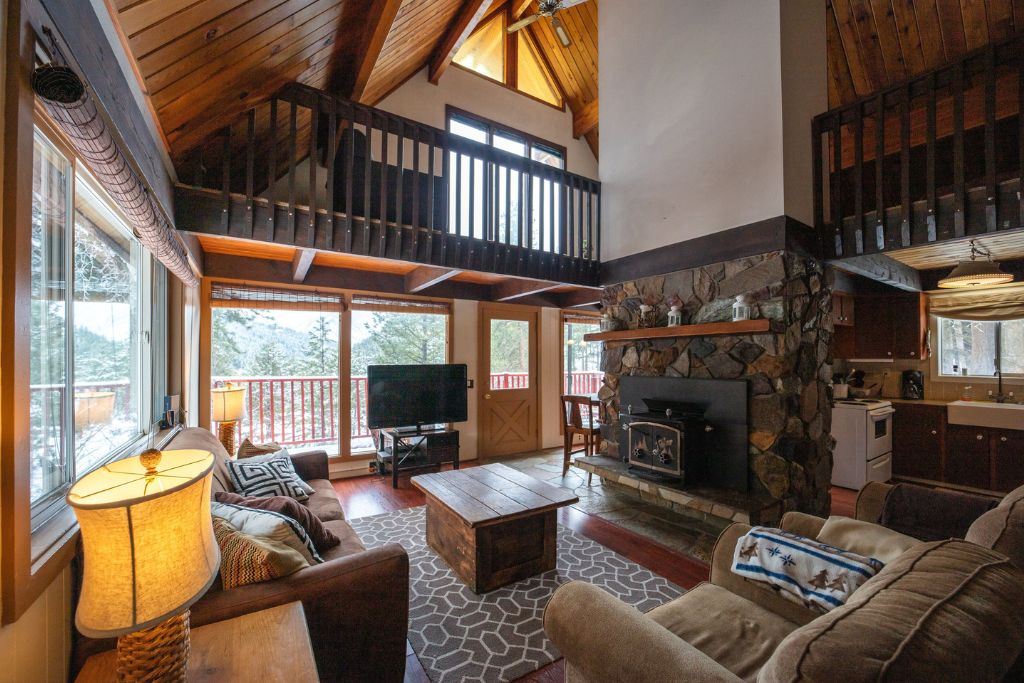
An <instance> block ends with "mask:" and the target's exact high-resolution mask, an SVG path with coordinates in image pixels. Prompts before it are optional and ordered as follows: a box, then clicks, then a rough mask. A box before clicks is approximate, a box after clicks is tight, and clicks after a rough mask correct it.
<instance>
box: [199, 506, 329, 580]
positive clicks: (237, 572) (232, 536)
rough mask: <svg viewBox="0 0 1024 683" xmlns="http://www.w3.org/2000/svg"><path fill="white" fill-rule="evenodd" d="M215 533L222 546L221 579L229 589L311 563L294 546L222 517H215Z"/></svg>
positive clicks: (286, 572) (293, 570)
mask: <svg viewBox="0 0 1024 683" xmlns="http://www.w3.org/2000/svg"><path fill="white" fill-rule="evenodd" d="M213 535H214V536H215V537H216V538H217V545H219V546H220V579H221V582H222V583H223V584H224V588H225V589H230V588H234V587H236V586H244V585H246V584H249V583H259V582H260V581H270V580H272V579H279V578H281V577H282V576H288V575H289V574H294V573H295V572H297V571H299V570H300V569H302V568H303V567H308V566H309V563H308V562H306V560H305V558H303V557H302V555H300V554H299V553H298V552H296V551H295V550H294V549H292V548H289V547H288V546H286V545H284V544H283V543H279V542H278V541H274V540H271V539H269V538H260V537H258V536H251V535H249V534H246V533H243V532H241V531H239V530H238V529H236V528H235V527H234V526H232V525H231V523H230V522H228V521H227V520H225V519H222V518H220V517H214V518H213Z"/></svg>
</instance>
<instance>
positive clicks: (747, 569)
mask: <svg viewBox="0 0 1024 683" xmlns="http://www.w3.org/2000/svg"><path fill="white" fill-rule="evenodd" d="M882 566H883V565H882V563H881V562H879V561H878V560H876V559H874V558H871V557H864V556H863V555H858V554H856V553H851V552H848V551H846V550H843V549H842V548H836V547H834V546H831V545H828V544H827V543H819V542H818V541H815V540H814V539H811V538H806V537H804V536H800V535H798V534H793V533H789V532H786V531H782V530H780V529H769V528H765V527H760V526H757V527H754V528H753V529H751V530H750V531H748V532H747V533H746V535H744V536H742V537H740V539H739V540H738V541H736V551H735V553H734V555H733V560H732V571H733V573H735V574H738V575H740V576H742V577H745V578H748V579H752V580H754V581H760V582H763V583H767V584H769V585H770V586H771V587H773V588H774V589H775V590H776V591H778V592H779V593H780V594H781V595H782V597H784V598H786V599H788V600H792V601H794V602H797V603H800V604H802V605H805V606H807V607H810V608H812V609H817V610H819V611H823V612H827V611H828V610H830V609H832V608H834V607H839V606H840V605H842V604H843V603H845V602H846V599H847V598H849V597H850V595H852V594H853V592H854V591H855V590H857V589H858V588H859V587H860V586H861V585H862V584H863V583H864V582H865V581H867V580H868V579H870V578H871V577H872V576H874V575H875V574H877V573H878V571H879V570H880V569H881V568H882Z"/></svg>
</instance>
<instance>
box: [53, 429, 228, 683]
mask: <svg viewBox="0 0 1024 683" xmlns="http://www.w3.org/2000/svg"><path fill="white" fill-rule="evenodd" d="M212 471H213V455H212V454H211V453H209V452H207V451H199V450H176V451H163V452H160V451H158V450H153V449H151V450H148V451H146V452H144V453H142V454H141V455H138V456H135V457H131V458H125V459H124V460H117V461H115V462H112V463H110V464H108V465H104V466H103V467H100V468H98V469H96V470H94V471H93V472H90V473H89V474H87V475H86V476H84V477H82V478H81V479H79V480H78V482H76V483H75V485H74V486H72V487H71V490H70V491H68V495H67V501H68V503H69V504H70V505H71V507H72V508H73V509H74V511H75V516H76V517H77V518H78V524H79V526H80V527H81V532H82V546H83V553H84V558H85V561H84V573H83V576H82V593H81V597H80V598H79V602H78V610H77V612H76V613H75V625H76V626H77V627H78V630H79V631H81V632H82V633H83V634H84V635H87V636H89V637H92V638H110V637H114V636H117V673H118V680H120V681H184V680H185V670H186V667H187V664H188V653H189V607H190V606H191V605H192V603H194V602H195V601H196V600H198V599H199V598H200V597H201V596H202V595H203V594H204V593H205V592H206V590H207V589H208V588H209V587H210V585H211V584H212V583H213V581H214V579H215V578H216V577H217V570H218V568H219V566H220V548H219V547H218V545H217V540H216V538H215V537H214V535H213V523H212V521H211V519H210V484H211V479H212V474H211V473H212Z"/></svg>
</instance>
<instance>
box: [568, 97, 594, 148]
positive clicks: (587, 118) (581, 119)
mask: <svg viewBox="0 0 1024 683" xmlns="http://www.w3.org/2000/svg"><path fill="white" fill-rule="evenodd" d="M597 103H598V100H594V101H593V102H587V103H586V104H584V105H583V106H582V107H580V108H579V109H578V110H576V111H574V112H573V113H572V136H573V137H574V138H576V139H579V138H581V137H583V136H584V135H586V134H587V133H589V132H590V131H592V130H594V129H595V128H597V121H598V111H599V110H598V104H597Z"/></svg>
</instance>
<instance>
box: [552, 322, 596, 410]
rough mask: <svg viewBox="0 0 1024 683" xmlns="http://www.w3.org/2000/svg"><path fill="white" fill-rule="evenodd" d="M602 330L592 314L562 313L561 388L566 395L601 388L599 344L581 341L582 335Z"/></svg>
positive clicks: (587, 392)
mask: <svg viewBox="0 0 1024 683" xmlns="http://www.w3.org/2000/svg"><path fill="white" fill-rule="evenodd" d="M600 330H601V323H600V321H599V320H598V319H597V318H596V317H594V316H586V315H583V314H576V313H566V314H564V315H563V316H562V353H563V356H562V368H563V376H562V391H563V393H565V394H576V395H581V394H596V393H597V392H598V391H600V390H601V384H602V383H603V382H604V373H603V372H601V345H600V344H599V343H596V342H588V341H584V339H583V335H585V334H590V333H591V332H599V331H600Z"/></svg>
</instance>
